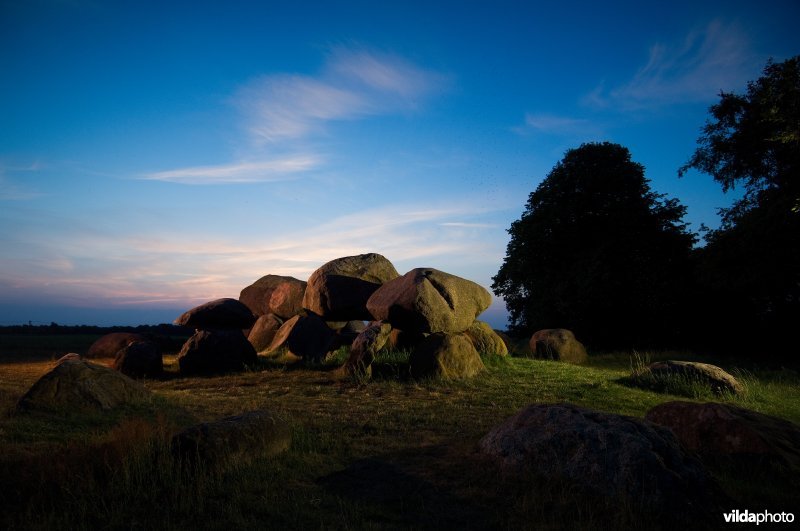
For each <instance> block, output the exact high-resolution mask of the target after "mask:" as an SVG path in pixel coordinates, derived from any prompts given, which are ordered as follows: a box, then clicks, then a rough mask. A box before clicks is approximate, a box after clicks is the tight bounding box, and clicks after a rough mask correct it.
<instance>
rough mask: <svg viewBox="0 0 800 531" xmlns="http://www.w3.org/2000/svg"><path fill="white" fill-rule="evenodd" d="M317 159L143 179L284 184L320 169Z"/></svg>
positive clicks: (304, 157) (243, 164)
mask: <svg viewBox="0 0 800 531" xmlns="http://www.w3.org/2000/svg"><path fill="white" fill-rule="evenodd" d="M320 163H321V159H320V158H319V157H317V156H314V155H297V156H292V157H286V158H279V159H274V160H266V161H257V162H237V163H233V164H223V165H219V166H196V167H191V168H181V169H177V170H168V171H160V172H154V173H149V174H147V175H146V176H145V177H144V178H145V179H148V180H154V181H169V182H174V183H181V184H221V183H252V182H266V181H282V180H286V179H291V178H293V177H294V174H297V173H300V172H304V171H307V170H310V169H312V168H315V167H317V166H319V164H320Z"/></svg>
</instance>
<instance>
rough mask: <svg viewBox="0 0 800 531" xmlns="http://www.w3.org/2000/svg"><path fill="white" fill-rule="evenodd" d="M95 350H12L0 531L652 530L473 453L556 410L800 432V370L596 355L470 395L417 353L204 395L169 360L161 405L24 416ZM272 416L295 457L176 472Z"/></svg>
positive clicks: (273, 375) (3, 411)
mask: <svg viewBox="0 0 800 531" xmlns="http://www.w3.org/2000/svg"><path fill="white" fill-rule="evenodd" d="M95 338H96V337H95V336H47V337H38V336H22V335H19V336H11V335H6V336H0V478H2V483H3V485H2V486H0V528H3V529H97V528H108V529H151V528H159V529H161V528H163V529H197V528H203V529H222V528H224V529H233V528H257V529H409V528H414V529H434V528H435V529H565V528H568V529H605V528H609V529H613V528H630V529H654V528H655V529H657V528H659V522H658V521H657V520H656V519H654V518H653V517H652V516H648V515H642V514H637V513H636V512H635V511H632V510H630V509H628V508H625V507H600V506H596V505H593V504H590V503H588V502H586V501H585V500H582V499H580V498H579V497H577V496H576V495H575V494H573V493H572V492H570V490H569V488H568V487H567V486H564V485H554V484H542V483H541V482H539V483H537V482H526V483H520V482H518V481H515V480H513V479H511V478H508V477H503V475H502V474H501V473H500V472H498V471H497V469H496V468H495V467H493V466H492V464H491V463H490V462H488V461H487V460H486V459H485V458H483V457H482V456H481V455H479V454H478V453H477V452H476V451H475V448H476V443H477V441H478V440H479V439H480V438H481V437H482V436H483V435H484V434H485V433H486V432H487V431H488V430H489V429H491V428H492V427H493V426H495V425H496V424H498V423H499V422H501V421H502V420H504V419H505V418H506V417H508V416H510V415H511V414H513V413H515V412H516V411H518V410H519V409H521V408H522V407H524V406H526V405H528V404H531V403H548V402H570V403H573V404H577V405H581V406H585V407H589V408H593V409H598V410H602V411H607V412H612V413H620V414H625V415H633V416H637V417H641V416H643V415H644V413H645V412H646V411H647V410H648V409H650V408H651V407H653V406H655V405H657V404H659V403H662V402H666V401H670V400H677V399H681V400H686V399H689V400H700V401H707V400H721V401H726V402H730V403H733V404H735V405H739V406H742V407H746V408H749V409H753V410H756V411H759V412H762V413H766V414H769V415H774V416H778V417H781V418H784V419H788V420H790V421H792V422H795V423H799V424H800V375H798V373H797V372H796V371H794V370H791V369H787V368H778V369H769V370H767V369H756V368H754V367H752V366H748V365H746V364H742V363H738V364H737V363H731V362H728V363H726V362H725V361H724V360H718V359H717V360H715V359H707V358H705V359H704V358H702V357H699V356H693V355H690V354H689V353H675V352H663V353H642V354H637V356H639V357H638V358H637V357H636V356H634V355H632V353H607V354H595V355H591V356H590V359H589V362H588V363H587V364H586V365H583V366H573V365H567V364H561V363H555V362H548V361H538V360H531V359H525V358H499V357H497V356H488V355H487V356H484V361H485V363H486V365H487V368H488V370H487V371H486V372H485V373H483V374H482V375H480V376H479V377H476V378H474V379H471V380H468V381H460V382H439V381H414V380H409V379H408V378H407V376H406V372H407V358H408V355H407V354H406V353H404V352H390V353H385V354H384V355H383V356H382V357H380V358H379V359H378V360H377V361H376V363H375V365H374V371H373V378H372V380H370V381H369V382H355V381H350V380H341V379H337V378H335V377H334V374H333V369H334V368H335V367H337V366H338V364H340V363H341V362H343V361H344V359H346V356H347V351H346V349H342V350H340V351H339V352H337V356H336V357H335V358H334V359H330V360H328V361H327V362H326V363H325V364H323V365H321V366H319V367H314V368H307V367H301V366H296V365H285V364H281V363H279V362H276V361H270V360H266V359H263V360H261V361H260V365H259V367H257V368H255V369H253V370H250V371H247V372H243V373H239V374H232V375H227V376H217V377H195V378H184V377H181V376H179V375H178V373H177V362H176V358H175V356H174V355H166V356H165V364H166V369H167V374H166V375H165V376H164V377H163V378H161V379H158V380H147V381H145V382H144V384H145V385H146V386H147V387H148V388H149V389H151V390H152V391H153V392H154V394H155V399H154V401H153V403H152V404H151V405H148V406H142V407H137V408H130V409H128V410H125V411H121V412H116V413H114V414H105V415H79V414H70V413H65V414H64V415H63V416H61V417H57V418H54V417H52V416H44V415H40V414H32V415H26V416H15V415H13V414H12V412H13V409H14V405H15V403H16V401H17V400H18V399H19V397H20V396H21V395H22V394H23V393H24V392H25V391H26V390H27V389H28V388H29V387H30V386H31V385H32V384H33V383H34V382H35V381H36V380H37V379H38V378H39V377H40V376H41V375H42V374H44V373H45V372H46V371H48V370H49V369H50V368H51V367H53V365H54V361H55V360H56V359H58V357H60V356H61V355H63V354H64V353H66V352H70V351H74V352H85V351H86V349H87V348H88V346H89V345H90V344H91V342H92V341H93V340H94V339H95ZM642 357H645V358H649V359H652V360H656V359H694V360H698V361H706V362H710V363H715V364H718V365H720V366H722V367H723V368H724V369H726V370H728V371H729V372H732V373H733V374H734V375H736V376H737V377H738V378H739V379H740V381H741V382H742V383H743V384H744V386H745V393H744V394H743V395H742V396H739V397H733V396H722V397H715V396H713V395H710V394H708V393H706V392H705V391H704V390H702V389H701V388H699V387H697V388H692V387H691V386H689V387H688V388H687V389H684V390H682V392H685V394H689V395H691V398H686V397H685V396H676V395H670V394H663V393H657V392H654V391H650V390H646V389H639V388H635V387H630V386H628V385H625V378H626V377H627V376H629V375H630V374H631V370H632V368H633V367H634V366H635V364H636V363H637V359H638V360H641V359H642ZM109 361H110V360H101V362H105V363H108V362H109ZM260 408H263V409H268V410H270V411H273V412H275V413H277V414H278V415H279V416H280V417H282V418H284V419H286V420H287V421H288V422H289V423H290V424H291V426H292V432H293V442H292V446H291V448H290V450H289V451H288V452H287V453H285V454H282V455H279V456H277V457H273V458H255V459H253V460H252V461H249V462H243V463H239V464H234V465H232V466H230V467H228V468H226V469H224V470H220V471H210V470H202V469H192V470H187V469H186V468H185V467H184V468H182V467H179V466H176V465H175V463H174V462H173V460H172V458H171V455H170V453H169V446H168V441H169V437H170V436H171V434H172V433H174V432H175V431H176V430H178V429H179V428H181V427H184V426H187V425H190V424H193V423H195V422H198V421H210V420H214V419H218V418H220V417H224V416H230V415H235V414H238V413H242V412H245V411H249V410H253V409H260ZM708 466H709V469H710V470H711V471H712V473H713V474H714V475H715V477H716V478H717V479H718V480H719V482H720V484H721V486H722V488H723V489H724V490H725V492H726V493H727V494H728V495H729V496H730V497H731V498H732V500H733V504H732V506H731V507H730V508H729V509H728V510H732V509H734V508H740V509H744V508H749V509H750V510H751V511H752V510H764V509H769V510H772V511H775V510H784V511H786V510H790V507H791V506H792V505H796V504H797V501H796V492H797V484H796V483H793V481H795V480H793V479H792V478H791V477H788V476H786V475H782V474H780V473H776V471H774V470H768V469H764V468H760V467H759V468H753V469H750V470H742V469H737V468H732V467H731V466H728V465H727V464H726V463H709V464H708ZM719 521H720V523H721V525H722V515H721V514H720V515H719Z"/></svg>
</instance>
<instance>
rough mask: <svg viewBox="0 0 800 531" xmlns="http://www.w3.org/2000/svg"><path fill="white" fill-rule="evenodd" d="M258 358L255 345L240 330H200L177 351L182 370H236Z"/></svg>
mask: <svg viewBox="0 0 800 531" xmlns="http://www.w3.org/2000/svg"><path fill="white" fill-rule="evenodd" d="M257 361H258V355H257V354H256V351H255V349H254V348H253V345H251V344H250V342H249V341H248V340H247V338H246V337H244V334H242V332H241V330H199V331H197V332H195V334H194V335H193V336H192V337H190V338H189V340H188V341H186V343H184V345H183V348H182V349H181V351H180V354H178V364H179V366H180V370H181V374H197V375H207V374H220V373H226V372H235V371H241V370H243V369H245V368H246V367H247V366H250V365H255V363H256V362H257Z"/></svg>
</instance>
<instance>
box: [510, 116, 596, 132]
mask: <svg viewBox="0 0 800 531" xmlns="http://www.w3.org/2000/svg"><path fill="white" fill-rule="evenodd" d="M512 130H513V131H514V132H515V133H517V134H520V135H523V136H525V135H531V134H544V135H551V136H562V137H587V136H589V137H597V136H600V135H601V129H600V128H599V127H598V126H597V125H596V124H595V123H593V122H592V121H590V120H587V119H583V118H573V117H570V116H558V115H555V114H534V113H527V114H525V123H524V124H523V125H521V126H517V127H514V128H512Z"/></svg>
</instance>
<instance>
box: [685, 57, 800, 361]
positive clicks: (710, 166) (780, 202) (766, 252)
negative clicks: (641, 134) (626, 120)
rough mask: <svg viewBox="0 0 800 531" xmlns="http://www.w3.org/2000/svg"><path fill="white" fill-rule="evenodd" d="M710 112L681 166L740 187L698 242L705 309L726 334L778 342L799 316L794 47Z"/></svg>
mask: <svg viewBox="0 0 800 531" xmlns="http://www.w3.org/2000/svg"><path fill="white" fill-rule="evenodd" d="M709 112H710V114H711V119H710V120H709V121H708V122H707V123H706V125H705V127H704V128H703V132H702V135H701V136H700V138H699V139H698V148H697V149H696V151H695V152H694V154H693V155H692V157H691V158H690V159H689V161H688V162H687V163H686V164H685V165H684V166H683V167H682V168H680V170H679V174H680V175H683V174H685V172H686V171H687V170H689V169H696V170H699V171H700V172H703V173H707V174H710V175H711V176H712V177H713V178H714V179H715V180H716V181H718V182H719V183H720V184H721V185H722V188H723V190H725V191H728V190H731V189H733V188H735V187H736V186H743V187H744V192H745V193H744V197H743V198H742V199H740V200H738V201H736V202H734V204H733V206H732V207H730V208H728V209H722V210H721V214H722V223H721V225H720V227H719V228H718V229H716V230H713V231H710V232H709V233H708V234H707V236H706V246H705V248H702V249H699V250H698V258H699V268H698V275H699V281H698V284H699V285H702V286H705V287H706V288H707V292H706V299H707V302H708V304H707V315H708V318H709V321H710V322H711V323H712V324H713V325H714V328H715V330H716V332H717V334H716V335H717V336H720V337H724V336H727V338H729V339H730V341H729V342H730V343H732V344H737V345H739V346H743V347H745V348H752V347H753V346H754V344H759V345H760V346H761V347H765V348H768V349H769V348H774V347H776V346H782V345H785V344H787V343H788V341H789V332H790V331H791V330H792V329H795V328H796V326H797V323H798V322H800V56H798V57H794V58H791V59H788V60H786V61H784V62H782V63H773V62H772V61H769V62H768V63H767V65H766V68H765V69H764V73H763V76H762V77H760V78H759V79H758V80H756V81H755V82H750V83H748V85H747V93H746V94H744V95H737V94H733V93H724V92H723V93H721V94H720V101H719V103H717V104H716V105H713V106H712V107H711V108H710V110H709ZM742 330H747V332H748V333H747V334H742V333H741V331H742ZM734 338H735V339H734ZM748 340H751V341H748ZM762 354H766V353H762Z"/></svg>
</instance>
